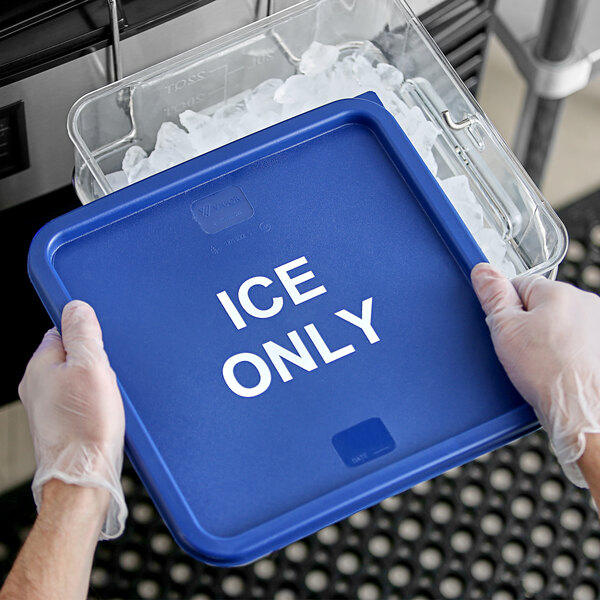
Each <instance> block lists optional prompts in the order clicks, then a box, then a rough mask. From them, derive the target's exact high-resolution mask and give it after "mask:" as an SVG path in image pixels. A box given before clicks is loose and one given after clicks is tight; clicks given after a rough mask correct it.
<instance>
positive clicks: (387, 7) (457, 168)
mask: <svg viewBox="0 0 600 600" xmlns="http://www.w3.org/2000/svg"><path fill="white" fill-rule="evenodd" d="M273 4H274V8H275V10H276V11H279V12H276V13H275V14H273V15H272V16H270V17H268V18H266V19H263V20H261V21H258V22H256V23H253V24H251V25H249V26H247V27H244V28H242V29H239V30H238V31H235V32H233V33H231V34H228V35H225V36H223V37H221V38H218V39H216V40H214V41H212V42H210V43H207V44H204V45H202V46H200V47H198V48H196V49H193V50H191V51H189V52H186V53H184V54H182V55H180V56H177V57H174V58H172V59H170V60H168V61H165V62H162V63H160V64H157V65H155V66H153V67H150V68H148V69H145V70H143V71H140V72H138V73H135V74H133V75H131V76H129V77H126V78H125V79H122V80H120V81H118V82H116V83H113V84H111V85H108V86H106V87H103V88H101V89H99V90H96V91H94V92H91V93H89V94H87V95H86V96H84V97H82V98H81V99H79V100H78V101H77V102H76V103H75V104H74V106H73V107H72V109H71V111H70V113H69V117H68V131H69V135H70V137H71V140H72V141H73V143H74V145H75V174H74V185H75V189H76V191H77V194H78V196H79V198H80V200H81V202H82V203H84V204H86V203H88V202H91V201H93V200H95V199H97V198H99V197H102V196H104V195H106V194H109V193H111V192H112V191H114V189H113V187H112V185H111V182H110V180H109V179H107V175H108V174H110V173H113V172H116V171H119V170H120V169H121V164H122V161H123V157H124V155H125V152H126V151H127V149H128V148H130V147H131V146H133V145H138V146H141V147H142V148H143V149H144V150H146V151H147V152H150V151H151V150H152V149H153V148H154V144H155V141H156V134H157V132H158V130H159V128H160V125H161V124H162V123H163V122H165V121H169V120H171V121H173V122H177V118H178V115H179V114H180V113H181V112H183V111H184V110H186V109H191V110H194V111H208V110H209V109H211V107H212V108H214V107H215V106H218V105H219V104H222V103H224V102H227V101H228V100H230V99H231V98H235V97H237V96H238V95H240V94H243V93H244V92H246V91H248V90H252V89H254V88H255V87H256V86H257V85H258V84H260V83H261V82H263V81H265V80H267V79H270V78H280V79H283V80H285V79H287V78H288V77H290V76H291V75H293V74H295V73H297V71H298V65H299V59H300V56H301V55H302V53H303V52H304V51H305V50H306V49H307V48H308V47H309V46H310V45H311V43H312V42H314V41H318V42H320V43H322V44H329V45H336V46H338V48H339V49H340V52H341V53H344V52H347V51H350V50H352V49H356V48H357V47H360V46H361V45H364V44H365V43H368V42H371V43H373V44H374V45H375V46H376V47H377V49H378V51H381V57H382V61H385V62H388V63H390V64H392V65H394V66H395V67H397V68H398V69H399V70H400V71H401V72H402V73H403V74H404V82H403V84H402V85H401V86H400V87H399V89H398V92H397V93H398V96H399V98H400V99H401V100H402V101H403V102H404V103H406V104H407V105H408V106H409V107H411V106H418V107H419V108H420V109H421V110H422V111H423V112H424V113H425V116H426V117H427V119H429V120H430V121H432V122H434V123H435V124H436V125H437V126H439V128H440V129H441V131H442V133H441V134H440V135H438V136H437V139H436V142H435V145H434V147H433V154H434V156H435V159H436V162H437V164H438V178H439V179H446V178H449V177H452V176H455V175H464V176H466V177H467V179H468V182H469V186H470V188H471V191H472V192H473V194H474V195H475V197H476V199H477V202H478V203H479V205H480V206H481V208H482V211H483V215H484V219H485V222H486V226H487V227H490V228H492V229H493V230H495V232H496V233H497V234H499V236H500V237H501V239H502V242H503V243H504V244H505V245H506V255H505V258H504V259H503V260H505V261H508V262H510V263H511V264H512V266H513V267H514V272H515V273H517V274H520V273H525V272H532V273H540V274H544V275H546V276H549V277H553V276H554V275H555V273H556V269H557V266H558V264H559V263H560V261H561V260H562V259H563V257H564V255H565V253H566V249H567V235H566V231H565V228H564V226H563V225H562V223H561V222H560V220H559V219H558V217H557V216H556V214H555V212H554V211H553V209H552V208H551V207H550V206H549V204H548V203H547V202H546V201H545V200H544V198H543V197H542V195H541V194H540V192H539V190H538V189H537V188H536V187H535V185H534V184H533V182H532V181H531V179H530V178H529V176H528V175H527V173H526V172H525V170H524V169H523V167H522V166H521V164H520V163H519V162H518V161H517V159H516V158H515V157H514V155H513V153H512V152H511V151H510V149H509V148H508V146H507V145H506V143H505V142H504V141H503V140H502V138H501V137H500V135H499V134H498V132H497V131H496V129H495V128H494V126H493V125H492V124H491V123H490V122H489V120H488V119H487V117H486V116H485V114H484V113H483V111H482V109H481V108H480V107H479V105H478V104H477V102H476V101H475V100H474V98H473V97H472V96H471V94H470V93H469V92H468V90H467V89H466V87H465V86H464V84H463V83H462V81H461V80H460V79H459V77H458V76H457V75H456V73H455V72H454V70H453V69H452V67H451V66H450V64H449V63H448V61H447V60H446V58H445V57H444V56H443V54H442V53H441V52H440V50H439V49H438V47H437V46H436V45H435V42H434V41H433V40H432V38H431V37H430V36H429V34H428V33H427V31H426V30H425V29H424V28H423V26H422V25H421V23H420V21H419V20H418V19H417V18H416V17H415V15H414V14H413V13H412V11H411V10H410V8H409V7H408V6H407V5H406V4H405V3H404V1H403V0H305V1H304V2H300V3H295V2H294V1H293V0H274V2H273ZM289 5H291V6H289ZM475 238H476V239H477V236H475ZM488 258H490V257H488ZM490 261H491V262H494V261H493V260H492V259H491V258H490ZM511 270H512V267H511Z"/></svg>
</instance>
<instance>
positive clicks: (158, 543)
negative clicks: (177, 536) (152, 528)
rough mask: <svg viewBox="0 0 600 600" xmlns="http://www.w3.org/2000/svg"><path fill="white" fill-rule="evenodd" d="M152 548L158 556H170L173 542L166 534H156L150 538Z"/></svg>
mask: <svg viewBox="0 0 600 600" xmlns="http://www.w3.org/2000/svg"><path fill="white" fill-rule="evenodd" d="M150 547H151V548H152V550H154V552H156V553H157V554H168V553H169V552H170V551H171V550H172V549H173V540H172V539H171V538H170V537H169V536H168V535H167V534H166V533H155V534H154V535H153V536H152V537H151V538H150Z"/></svg>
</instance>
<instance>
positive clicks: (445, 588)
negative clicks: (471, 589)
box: [440, 575, 465, 598]
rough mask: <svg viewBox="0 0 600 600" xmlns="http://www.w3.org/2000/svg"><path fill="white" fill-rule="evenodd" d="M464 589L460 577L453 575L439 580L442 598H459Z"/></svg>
mask: <svg viewBox="0 0 600 600" xmlns="http://www.w3.org/2000/svg"><path fill="white" fill-rule="evenodd" d="M464 589H465V584H464V583H463V581H462V579H460V578H459V577H456V576H454V575H450V576H448V577H445V578H444V579H442V581H441V582H440V592H441V594H442V596H443V597H444V598H459V597H460V596H461V595H462V593H463V591H464Z"/></svg>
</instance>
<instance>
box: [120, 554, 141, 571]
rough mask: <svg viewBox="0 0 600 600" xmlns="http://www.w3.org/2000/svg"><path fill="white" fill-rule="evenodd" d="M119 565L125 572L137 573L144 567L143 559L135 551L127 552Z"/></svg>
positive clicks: (121, 556) (121, 555) (122, 556)
mask: <svg viewBox="0 0 600 600" xmlns="http://www.w3.org/2000/svg"><path fill="white" fill-rule="evenodd" d="M119 565H120V566H121V568H122V569H124V570H125V571H137V570H138V569H139V568H140V566H141V565H142V557H141V556H140V555H139V554H138V553H137V552H135V551H134V550H125V552H121V554H120V556H119Z"/></svg>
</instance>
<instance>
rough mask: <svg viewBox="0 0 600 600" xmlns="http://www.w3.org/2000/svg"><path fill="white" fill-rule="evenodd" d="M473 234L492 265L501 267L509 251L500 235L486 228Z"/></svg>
mask: <svg viewBox="0 0 600 600" xmlns="http://www.w3.org/2000/svg"><path fill="white" fill-rule="evenodd" d="M473 233H474V235H473V237H474V238H475V240H476V241H477V243H478V244H479V247H480V248H481V251H482V252H483V253H484V254H485V256H486V258H487V259H488V260H489V261H490V263H491V264H492V265H494V266H500V265H501V264H502V262H503V260H504V257H505V256H506V250H507V248H506V243H505V242H504V240H503V239H502V237H501V236H500V234H499V233H498V232H497V231H496V230H495V229H491V228H490V227H485V228H484V229H480V230H479V231H477V232H473Z"/></svg>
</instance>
